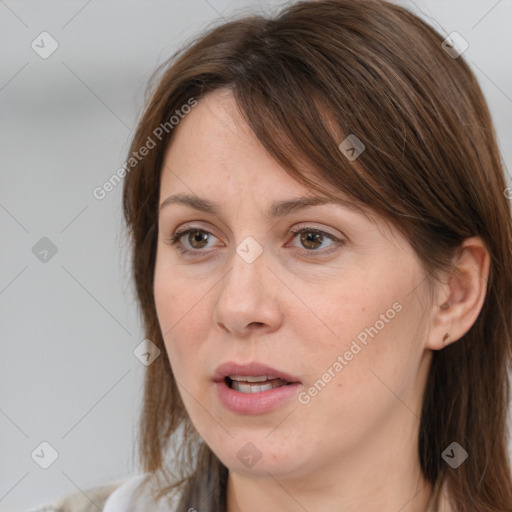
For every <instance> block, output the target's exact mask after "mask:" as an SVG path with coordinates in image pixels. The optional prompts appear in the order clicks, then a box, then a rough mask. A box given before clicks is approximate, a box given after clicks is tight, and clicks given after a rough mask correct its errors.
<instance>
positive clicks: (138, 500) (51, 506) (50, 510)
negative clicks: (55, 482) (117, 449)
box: [27, 473, 178, 512]
mask: <svg viewBox="0 0 512 512" xmlns="http://www.w3.org/2000/svg"><path fill="white" fill-rule="evenodd" d="M151 480H152V479H151V475H150V474H147V473H145V474H141V475H136V476H132V477H129V478H126V479H124V480H121V481H118V482H116V483H111V484H108V485H103V486H98V487H93V488H89V489H84V490H83V491H81V490H80V491H76V492H73V493H71V494H67V495H66V496H64V497H62V498H61V499H59V500H57V501H55V502H53V503H48V504H46V505H43V506H40V507H37V508H33V509H31V510H29V511H27V512H99V511H102V512H146V511H147V510H151V511H152V512H172V511H173V510H174V508H175V506H176V504H177V499H178V498H177V497H175V498H173V500H171V501H164V500H160V501H159V502H155V501H154V500H153V499H152V491H153V489H154V488H153V487H152V486H151V485H150V484H151Z"/></svg>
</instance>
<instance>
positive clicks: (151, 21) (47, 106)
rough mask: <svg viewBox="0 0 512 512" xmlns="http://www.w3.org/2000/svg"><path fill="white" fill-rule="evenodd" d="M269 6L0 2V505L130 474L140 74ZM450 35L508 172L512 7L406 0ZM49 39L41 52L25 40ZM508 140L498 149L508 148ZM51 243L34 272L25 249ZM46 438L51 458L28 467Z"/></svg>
mask: <svg viewBox="0 0 512 512" xmlns="http://www.w3.org/2000/svg"><path fill="white" fill-rule="evenodd" d="M282 3H283V2H277V1H271V0H268V1H257V0H252V1H251V0H247V1H243V2H241V1H239V2H235V1H231V2H230V1H227V0H208V1H206V0H187V1H179V2H178V1H165V2H164V1H158V2H157V1H152V2H148V1H142V0H139V1H126V0H109V1H103V2H100V1H99V0H93V1H87V0H80V1H75V0H73V1H66V2H64V1H31V2H27V1H15V0H5V1H1V0H0V42H1V45H2V48H3V51H2V60H1V66H0V106H1V112H2V117H1V122H0V155H1V174H0V177H1V178H0V179H1V182H0V233H1V241H0V244H1V248H2V250H1V265H0V314H1V317H0V329H1V331H0V332H1V357H0V434H1V435H0V454H1V456H0V511H7V510H9V511H16V510H18V511H20V510H28V508H31V507H35V506H38V505H41V504H43V503H46V502H48V501H50V500H55V499H57V498H58V497H61V496H63V495H65V494H67V493H70V492H73V491H75V490H78V489H82V490H84V489H87V488H88V487H92V486H96V485H100V484H103V483H107V482H112V481H118V480H120V479H122V478H125V477H128V476H130V475H132V474H134V473H136V472H138V468H137V467H136V465H135V460H136V459H135V458H134V442H135V435H136V423H137V421H138V412H139V401H140V397H141V392H142V382H143V381H142V376H143V371H144V368H145V367H144V366H143V365H142V364H141V363H140V362H139V360H138V359H136V358H135V357H134V355H133V353H132V351H133V350H134V348H135V347H136V346H137V345H138V344H139V343H140V342H141V341H142V339H143V336H142V331H141V328H140V326H139V322H138V313H137V307H136V305H135V303H134V300H133V295H132V290H133V289H132V284H131V282H130V281H129V260H128V256H129V253H128V250H127V245H126V243H125V242H124V235H123V229H122V217H121V202H120V199H121V188H122V184H121V185H118V186H117V187H116V188H115V189H114V191H112V192H110V193H109V194H108V195H107V197H106V198H105V199H104V200H102V201H99V200H97V199H95V198H94V197H93V195H92V190H93V189H94V187H97V186H101V184H102V183H103V182H104V181H105V180H107V179H108V178H109V177H110V176H111V175H112V174H113V173H114V172H115V171H116V170H117V169H118V168H119V167H120V166H121V165H122V164H123V163H124V161H125V156H126V152H127V150H128V147H129V142H130V140H131V136H132V134H133V132H132V130H133V128H134V127H135V125H136V121H137V119H138V116H139V115H140V114H141V109H142V107H143V100H144V96H143V94H144V89H145V86H146V83H147V80H148V78H149V76H150V74H151V72H152V71H153V70H154V69H155V68H156V66H157V65H158V64H160V63H161V62H163V61H164V60H165V59H167V58H168V57H169V56H170V55H171V53H173V52H174V50H175V49H177V47H178V45H180V44H182V43H184V42H185V41H186V40H187V39H188V38H189V37H190V36H193V35H195V34H196V33H197V32H198V31H200V30H203V29H205V28H206V26H207V24H209V23H211V22H216V20H219V19H222V17H227V16H229V15H231V14H232V13H234V12H235V11H238V10H240V9H242V8H243V10H244V11H246V10H248V9H249V7H251V9H252V10H261V9H266V8H270V7H273V8H275V6H278V5H280V4H282ZM402 3H404V4H405V5H407V6H409V7H410V8H411V9H412V10H413V11H414V12H417V13H419V14H420V15H421V16H422V17H424V18H426V19H427V20H428V21H429V22H430V23H431V24H432V25H433V26H434V27H436V28H437V29H438V30H439V31H440V32H441V33H442V34H443V35H445V36H446V35H448V34H449V33H450V32H452V31H457V32H459V33H460V34H461V35H462V36H463V37H464V38H465V39H466V40H467V41H468V42H469V48H468V50H467V51H466V52H465V54H464V56H465V57H466V59H467V60H468V62H469V64H470V65H471V66H472V68H473V70H474V71H475V73H476V75H477V77H478V79H479V81H480V83H481V86H482V88H483V90H484V93H485V95H486V98H487V100H488V102H489V106H490V109H491V112H492V115H493V118H494V121H495V126H496V130H497V134H498V138H499V143H500V148H501V151H502V154H503V157H504V160H505V162H506V164H507V168H508V169H511V162H512V147H511V145H510V140H511V135H512V133H511V132H512V122H511V114H512V66H511V65H510V64H511V56H512V31H510V21H511V19H512V2H510V1H509V0H500V1H496V0H488V1H487V0H478V1H467V0H460V1H454V0H452V1H441V0H440V1H429V0H425V1H419V0H418V1H416V2H412V1H405V0H404V2H402ZM43 31H47V32H49V33H50V34H51V35H52V36H53V37H54V38H55V39H56V40H57V42H58V44H59V47H58V49H57V51H56V52H55V53H54V54H53V55H51V56H50V57H49V58H48V59H46V60H44V59H42V58H40V57H39V56H38V55H37V54H36V53H35V51H33V50H32V48H31V42H32V41H33V40H34V39H35V38H36V37H37V36H38V35H39V34H40V33H41V32H43ZM507 141H509V142H508V143H507ZM42 237H48V238H49V239H50V240H51V241H52V242H53V243H54V244H55V245H56V246H57V253H56V254H55V256H53V257H52V258H51V259H50V260H49V261H48V262H46V263H42V262H41V261H39V259H37V258H36V257H35V255H34V254H33V253H32V247H33V246H34V245H35V244H36V242H38V240H40V239H41V238H42ZM42 441H47V442H49V443H50V444H51V445H52V446H53V447H54V448H55V449H56V450H57V452H58V459H57V460H56V461H55V463H54V464H53V465H51V466H50V467H49V468H48V469H46V470H44V469H41V468H40V467H39V466H38V465H37V464H36V463H35V462H34V460H32V458H31V453H32V452H33V450H34V449H35V448H36V447H37V446H38V445H39V444H40V443H41V442H42Z"/></svg>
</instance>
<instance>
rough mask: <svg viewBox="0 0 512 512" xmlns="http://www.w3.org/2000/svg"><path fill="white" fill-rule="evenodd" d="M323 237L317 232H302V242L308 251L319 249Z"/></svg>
mask: <svg viewBox="0 0 512 512" xmlns="http://www.w3.org/2000/svg"><path fill="white" fill-rule="evenodd" d="M322 239H323V235H322V234H321V233H316V232H315V231H302V232H301V233H300V242H301V244H302V245H303V246H304V247H305V248H306V249H311V250H313V249H318V247H320V246H321V245H322Z"/></svg>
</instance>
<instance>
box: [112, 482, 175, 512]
mask: <svg viewBox="0 0 512 512" xmlns="http://www.w3.org/2000/svg"><path fill="white" fill-rule="evenodd" d="M148 476H149V474H148V473H146V474H143V475H137V476H134V477H133V478H130V479H129V480H127V481H126V482H125V483H123V484H122V485H121V486H119V487H118V488H117V489H116V490H115V491H114V492H113V493H112V494H111V495H110V496H109V497H108V499H107V501H106V502H105V505H104V507H103V512H147V511H148V510H152V511H153V512H173V511H174V510H175V509H176V508H177V506H178V497H174V498H173V500H172V502H171V504H169V503H168V502H165V501H164V500H163V499H161V500H160V501H159V502H155V501H153V500H152V498H151V496H150V493H149V487H150V486H149V485H148V481H147V478H148ZM144 482H146V483H145V485H142V488H141V491H140V494H137V495H135V491H136V490H137V489H138V488H139V485H141V484H144ZM170 506H171V507H172V508H169V507H170Z"/></svg>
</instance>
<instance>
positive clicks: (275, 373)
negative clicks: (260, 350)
mask: <svg viewBox="0 0 512 512" xmlns="http://www.w3.org/2000/svg"><path fill="white" fill-rule="evenodd" d="M229 375H237V376H240V377H258V376H261V375H266V376H267V377H269V378H272V379H283V380H286V381H288V382H300V380H299V379H298V377H296V376H294V375H291V374H289V373H286V372H283V371H281V370H277V369H276V368H272V367H271V366H268V365H266V364H263V363H258V362H257V361H255V362H251V363H245V364H244V363H235V362H233V361H227V362H226V363H222V364H221V365H220V366H218V367H217V369H216V370H215V373H214V374H213V380H214V381H215V382H222V381H223V380H224V379H225V378H226V377H228V376H229Z"/></svg>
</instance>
